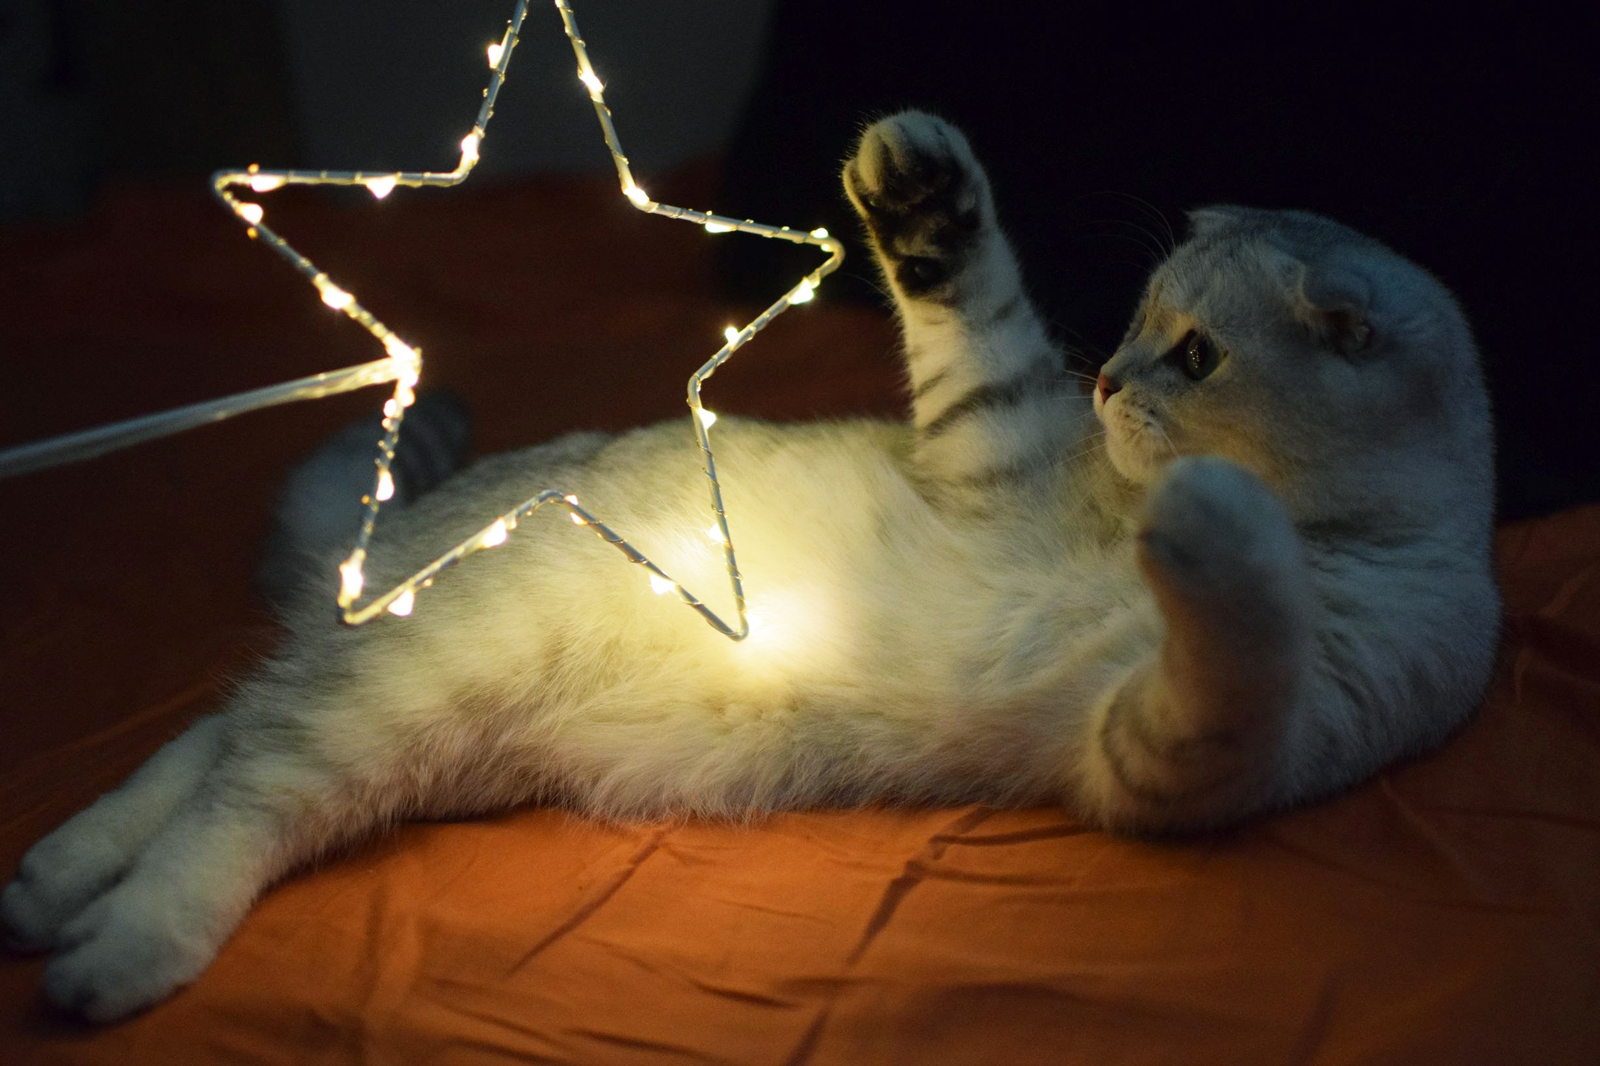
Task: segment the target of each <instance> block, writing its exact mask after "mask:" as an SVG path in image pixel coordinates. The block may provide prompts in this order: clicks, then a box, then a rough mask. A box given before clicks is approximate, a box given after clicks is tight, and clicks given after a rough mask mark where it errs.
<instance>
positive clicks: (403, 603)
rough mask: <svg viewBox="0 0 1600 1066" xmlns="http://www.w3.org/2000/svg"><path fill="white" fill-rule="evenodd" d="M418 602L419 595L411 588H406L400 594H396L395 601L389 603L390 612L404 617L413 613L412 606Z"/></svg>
mask: <svg viewBox="0 0 1600 1066" xmlns="http://www.w3.org/2000/svg"><path fill="white" fill-rule="evenodd" d="M416 602H417V597H416V596H415V595H414V594H413V593H412V591H411V590H410V589H406V590H405V591H404V592H402V593H401V594H400V595H398V596H396V597H395V598H394V602H393V603H391V604H390V605H389V613H390V614H392V615H398V616H399V617H401V618H404V617H405V616H406V615H408V614H410V613H411V608H412V607H414V606H415V605H416Z"/></svg>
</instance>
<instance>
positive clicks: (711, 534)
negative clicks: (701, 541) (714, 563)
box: [706, 522, 727, 544]
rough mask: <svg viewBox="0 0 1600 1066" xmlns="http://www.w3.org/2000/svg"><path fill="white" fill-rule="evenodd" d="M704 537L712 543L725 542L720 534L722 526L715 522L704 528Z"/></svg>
mask: <svg viewBox="0 0 1600 1066" xmlns="http://www.w3.org/2000/svg"><path fill="white" fill-rule="evenodd" d="M706 539H707V540H709V541H710V542H711V543H713V544H726V543H727V541H725V540H724V539H723V536H722V527H721V526H719V525H718V524H717V523H715V522H713V523H711V525H710V526H709V527H708V528H707V529H706Z"/></svg>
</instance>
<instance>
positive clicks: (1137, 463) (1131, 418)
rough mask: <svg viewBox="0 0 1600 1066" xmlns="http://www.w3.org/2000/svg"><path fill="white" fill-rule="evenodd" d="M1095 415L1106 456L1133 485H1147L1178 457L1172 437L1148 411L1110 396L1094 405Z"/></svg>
mask: <svg viewBox="0 0 1600 1066" xmlns="http://www.w3.org/2000/svg"><path fill="white" fill-rule="evenodd" d="M1095 413H1096V414H1097V415H1099V417H1100V424H1101V425H1103V426H1105V430H1106V455H1107V456H1108V457H1109V458H1110V460H1111V465H1112V466H1113V467H1114V468H1115V469H1116V471H1117V473H1119V474H1121V475H1122V476H1123V477H1125V478H1127V479H1128V480H1129V481H1132V482H1134V483H1136V484H1141V485H1143V484H1149V483H1150V482H1152V481H1154V480H1155V479H1156V475H1157V474H1159V473H1160V472H1161V469H1162V468H1163V467H1164V466H1166V465H1167V464H1168V463H1170V462H1171V461H1172V460H1174V459H1176V458H1177V457H1178V449H1177V446H1176V445H1174V444H1173V443H1172V437H1171V435H1170V434H1168V433H1167V431H1166V430H1165V429H1164V428H1162V426H1161V423H1160V422H1159V421H1157V420H1156V419H1155V418H1154V417H1153V416H1152V415H1151V414H1150V413H1149V412H1148V411H1145V410H1142V409H1141V408H1139V407H1138V406H1136V405H1134V404H1132V403H1130V402H1128V400H1127V399H1126V398H1123V397H1119V396H1113V397H1112V398H1111V399H1110V400H1109V401H1108V402H1106V403H1102V404H1097V405H1096V411H1095Z"/></svg>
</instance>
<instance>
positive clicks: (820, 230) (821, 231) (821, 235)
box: [811, 226, 828, 241]
mask: <svg viewBox="0 0 1600 1066" xmlns="http://www.w3.org/2000/svg"><path fill="white" fill-rule="evenodd" d="M811 235H812V236H813V237H815V238H817V240H819V241H825V240H827V239H828V231H827V229H826V228H824V227H822V226H818V227H817V228H816V229H814V230H812V231H811Z"/></svg>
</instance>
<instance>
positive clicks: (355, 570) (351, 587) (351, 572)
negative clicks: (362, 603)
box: [339, 559, 366, 602]
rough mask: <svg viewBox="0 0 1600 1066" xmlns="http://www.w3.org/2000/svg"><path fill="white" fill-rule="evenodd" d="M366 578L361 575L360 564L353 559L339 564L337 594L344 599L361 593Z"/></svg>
mask: <svg viewBox="0 0 1600 1066" xmlns="http://www.w3.org/2000/svg"><path fill="white" fill-rule="evenodd" d="M365 583H366V578H364V577H362V576H361V564H360V563H359V562H357V561H356V560H354V559H351V560H350V561H348V562H344V563H340V564H339V596H340V598H341V599H343V600H345V601H347V602H348V601H350V600H353V599H355V598H356V597H357V596H359V595H361V586H362V585H363V584H365Z"/></svg>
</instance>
